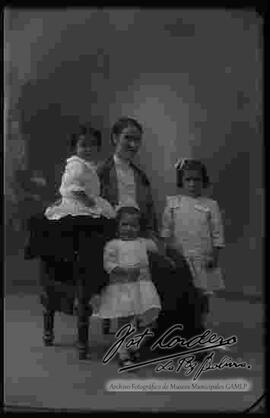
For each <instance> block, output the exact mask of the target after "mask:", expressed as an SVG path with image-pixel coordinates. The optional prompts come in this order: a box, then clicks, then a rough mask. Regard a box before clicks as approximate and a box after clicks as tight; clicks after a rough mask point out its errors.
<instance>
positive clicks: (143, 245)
mask: <svg viewBox="0 0 270 418" xmlns="http://www.w3.org/2000/svg"><path fill="white" fill-rule="evenodd" d="M147 251H158V250H157V247H156V244H155V243H154V242H153V241H152V240H150V239H145V238H137V239H134V240H131V241H126V240H125V241H124V240H121V239H114V240H112V241H109V242H108V243H107V244H106V246H105V249H104V268H105V270H106V271H107V272H108V273H109V274H110V284H109V285H108V286H107V287H106V288H105V290H104V291H103V293H102V294H101V300H100V307H99V311H98V313H97V316H99V317H100V318H123V317H127V316H133V315H146V316H147V313H150V312H151V315H150V317H151V320H150V319H149V321H148V322H149V323H150V322H151V321H152V320H154V319H155V318H156V317H157V316H158V313H159V311H160V309H161V304H160V298H159V295H158V293H157V290H156V288H155V286H154V284H153V282H152V280H151V275H150V270H149V263H148V256H147ZM115 267H139V269H140V273H139V276H138V277H137V278H135V279H134V278H133V279H132V278H131V279H127V278H125V277H120V276H117V275H116V274H115V273H113V269H114V268H115ZM150 317H149V318H150ZM146 322H147V321H146Z"/></svg>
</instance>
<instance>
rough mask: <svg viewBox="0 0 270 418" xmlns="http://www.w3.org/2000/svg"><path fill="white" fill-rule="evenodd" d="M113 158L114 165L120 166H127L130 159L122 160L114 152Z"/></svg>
mask: <svg viewBox="0 0 270 418" xmlns="http://www.w3.org/2000/svg"><path fill="white" fill-rule="evenodd" d="M113 160H114V163H115V164H116V165H121V166H124V167H129V166H130V161H129V160H123V159H122V158H119V157H118V155H116V154H114V155H113Z"/></svg>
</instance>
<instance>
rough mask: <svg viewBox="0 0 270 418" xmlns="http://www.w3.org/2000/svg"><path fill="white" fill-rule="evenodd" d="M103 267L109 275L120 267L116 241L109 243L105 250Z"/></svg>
mask: <svg viewBox="0 0 270 418" xmlns="http://www.w3.org/2000/svg"><path fill="white" fill-rule="evenodd" d="M103 266H104V269H105V271H106V272H107V273H109V274H110V273H111V272H112V270H113V269H114V268H115V267H118V266H119V260H118V244H117V241H116V240H112V241H109V242H108V243H107V244H106V245H105V248H104V255H103Z"/></svg>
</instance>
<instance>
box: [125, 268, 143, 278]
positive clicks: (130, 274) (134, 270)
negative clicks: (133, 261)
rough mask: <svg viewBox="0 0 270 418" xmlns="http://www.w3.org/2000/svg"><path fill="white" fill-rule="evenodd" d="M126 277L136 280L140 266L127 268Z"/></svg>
mask: <svg viewBox="0 0 270 418" xmlns="http://www.w3.org/2000/svg"><path fill="white" fill-rule="evenodd" d="M127 274H128V279H129V280H131V281H136V280H137V279H138V277H139V274H140V268H139V267H129V268H128V269H127Z"/></svg>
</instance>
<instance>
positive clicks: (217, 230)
mask: <svg viewBox="0 0 270 418" xmlns="http://www.w3.org/2000/svg"><path fill="white" fill-rule="evenodd" d="M210 228H211V236H212V243H213V253H212V257H210V258H209V261H208V263H207V264H208V267H210V268H215V267H217V265H218V257H219V253H220V250H221V249H222V248H224V246H225V242H224V229H223V223H222V217H221V213H220V209H219V206H218V204H217V202H215V201H214V202H213V206H212V208H211V218H210Z"/></svg>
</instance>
